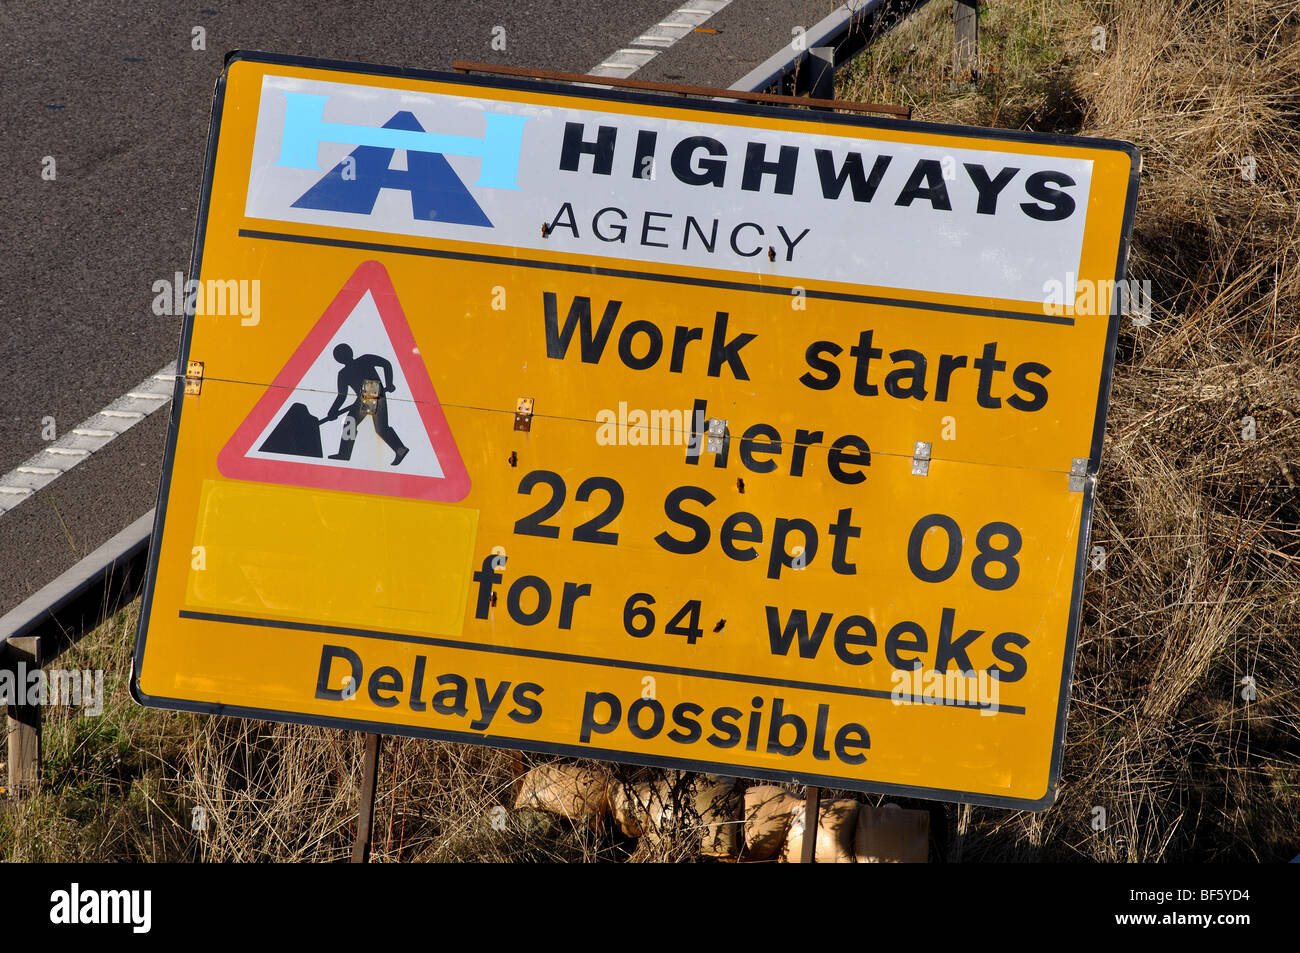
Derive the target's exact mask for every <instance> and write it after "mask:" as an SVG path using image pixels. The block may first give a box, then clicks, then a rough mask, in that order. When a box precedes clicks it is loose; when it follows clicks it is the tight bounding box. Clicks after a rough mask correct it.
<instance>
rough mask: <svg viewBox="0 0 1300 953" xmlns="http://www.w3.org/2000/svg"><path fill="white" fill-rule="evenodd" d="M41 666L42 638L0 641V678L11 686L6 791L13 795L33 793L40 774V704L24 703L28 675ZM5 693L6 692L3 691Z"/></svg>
mask: <svg viewBox="0 0 1300 953" xmlns="http://www.w3.org/2000/svg"><path fill="white" fill-rule="evenodd" d="M40 667H41V640H40V637H39V636H35V635H29V636H22V637H19V638H13V639H9V640H7V641H5V642H0V672H9V673H11V678H3V679H0V686H3V685H4V684H5V683H6V682H7V683H8V684H9V685H11V686H12V688H13V696H12V697H11V698H9V702H10V704H9V706H8V711H7V713H6V718H5V735H6V737H7V740H8V757H9V792H10V793H11V794H13V795H14V796H15V797H27V796H30V795H32V794H35V793H36V790H37V787H38V786H39V784H40V778H41V706H40V705H28V704H25V702H26V701H27V700H28V699H27V686H28V679H29V676H30V674H31V673H32V672H36V671H39V670H40ZM6 694H8V693H7V692H6Z"/></svg>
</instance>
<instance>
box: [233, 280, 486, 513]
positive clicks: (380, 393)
mask: <svg viewBox="0 0 1300 953" xmlns="http://www.w3.org/2000/svg"><path fill="white" fill-rule="evenodd" d="M217 469H219V470H220V471H221V473H222V474H223V475H224V476H227V477H230V478H232V479H236V480H256V481H258V482H261V483H280V484H285V485H288V486H305V487H314V488H317V489H323V490H346V491H350V492H353V493H370V494H375V495H379V496H401V497H409V498H412V499H422V500H439V501H442V502H456V501H458V500H462V499H464V498H465V497H466V496H467V495H468V494H469V474H468V473H467V472H466V470H465V463H464V461H463V460H462V459H461V456H460V451H459V450H458V449H457V447H456V441H455V439H454V438H453V437H452V433H451V428H450V427H449V426H448V425H447V418H446V417H445V416H444V415H443V412H442V405H441V404H440V403H439V402H438V395H437V393H436V392H435V390H434V387H433V382H432V381H431V380H430V379H429V372H428V370H427V369H426V367H425V364H424V360H423V358H422V357H421V355H420V351H419V349H418V348H417V347H416V345H415V338H414V337H413V336H412V335H411V328H410V326H409V325H408V324H407V322H406V316H405V315H404V314H403V313H402V308H401V305H400V304H399V303H398V300H397V292H396V291H395V290H394V289H393V283H392V281H391V279H389V277H388V272H387V271H386V270H385V269H384V266H383V265H381V264H380V263H379V262H377V261H368V262H366V263H364V264H363V265H361V266H360V267H359V268H358V269H357V270H356V271H355V272H353V273H352V277H351V278H349V279H348V281H347V283H346V284H345V285H344V286H343V289H342V290H341V291H340V292H339V293H338V295H337V296H336V297H335V298H334V300H333V302H331V303H330V306H329V307H328V308H326V309H325V313H324V314H323V315H321V317H320V320H319V321H317V322H316V324H315V326H314V327H313V328H312V329H311V331H310V332H308V334H307V337H306V338H305V339H304V340H303V342H302V344H300V345H299V346H298V349H297V350H296V351H294V352H293V356H292V357H290V358H289V360H288V362H287V363H286V364H285V365H284V369H283V370H281V371H280V373H279V374H278V375H276V378H275V380H274V381H272V382H271V386H270V387H268V388H267V390H266V393H265V394H263V395H262V397H261V399H260V400H258V402H257V404H256V405H254V407H253V410H252V412H251V413H250V414H249V415H248V418H247V419H246V420H245V421H244V422H243V423H242V424H240V426H239V428H238V429H237V430H236V431H235V433H234V436H232V437H231V438H230V440H229V441H228V442H227V443H226V445H225V447H223V448H222V450H221V452H220V453H219V454H218V455H217Z"/></svg>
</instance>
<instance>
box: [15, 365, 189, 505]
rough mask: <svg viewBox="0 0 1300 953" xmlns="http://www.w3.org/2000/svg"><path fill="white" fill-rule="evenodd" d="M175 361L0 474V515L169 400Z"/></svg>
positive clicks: (173, 381)
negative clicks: (2, 474) (3, 473)
mask: <svg viewBox="0 0 1300 953" xmlns="http://www.w3.org/2000/svg"><path fill="white" fill-rule="evenodd" d="M175 381H176V362H175V361H173V362H172V363H170V364H168V365H167V366H166V367H163V368H159V370H158V372H157V373H156V374H151V375H149V377H147V378H145V379H144V380H143V381H141V382H140V383H139V385H137V386H136V387H134V388H132V389H131V390H130V391H128V392H127V393H126V394H124V395H123V396H121V397H119V398H118V399H117V400H115V401H113V402H112V403H111V404H109V405H108V406H107V407H105V408H104V409H103V410H101V411H100V412H99V413H97V414H92V415H91V416H90V417H87V418H86V419H85V420H83V421H82V422H81V423H80V424H78V425H77V426H76V427H73V428H72V429H71V430H69V431H67V432H66V433H65V434H64V435H63V436H62V437H59V438H58V439H57V440H55V441H54V442H53V443H51V444H50V445H49V446H48V447H45V448H44V449H43V450H41V451H40V453H37V454H36V455H34V456H32V457H29V458H28V459H26V460H24V461H23V462H22V463H21V464H19V465H18V466H17V467H15V468H14V469H12V470H10V471H9V472H8V473H6V474H5V475H4V476H0V514H2V513H5V512H6V511H8V510H11V509H13V508H14V507H15V506H17V505H18V504H19V503H21V502H22V501H23V500H25V499H27V498H28V497H29V496H31V495H32V494H33V493H35V492H36V491H37V490H40V489H42V488H43V487H45V486H47V485H48V484H50V483H51V482H53V481H54V480H57V479H58V478H59V477H61V476H63V474H65V473H67V472H68V471H69V470H71V469H72V468H73V467H75V466H76V465H77V464H78V463H80V462H81V461H83V460H86V459H89V457H90V456H91V455H92V454H94V453H96V452H98V451H99V450H102V449H104V447H106V446H107V445H108V443H109V442H110V441H111V440H113V439H114V438H115V437H120V436H121V435H122V434H123V433H125V432H126V431H127V430H130V429H131V428H132V427H134V426H135V425H136V424H138V423H139V422H140V421H142V420H144V419H145V418H146V417H148V416H149V415H150V414H152V413H154V412H155V411H157V410H159V409H161V408H163V407H166V406H167V404H168V403H169V402H170V401H171V399H172V387H173V386H174V384H175Z"/></svg>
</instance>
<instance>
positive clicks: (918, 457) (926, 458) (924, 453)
mask: <svg viewBox="0 0 1300 953" xmlns="http://www.w3.org/2000/svg"><path fill="white" fill-rule="evenodd" d="M929 475H930V445H929V444H928V443H926V442H925V441H924V440H918V441H916V446H915V447H914V448H913V449H912V476H929Z"/></svg>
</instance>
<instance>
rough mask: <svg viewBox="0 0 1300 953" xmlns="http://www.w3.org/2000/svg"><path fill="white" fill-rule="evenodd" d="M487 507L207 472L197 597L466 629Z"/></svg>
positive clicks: (302, 614) (369, 622)
mask: <svg viewBox="0 0 1300 953" xmlns="http://www.w3.org/2000/svg"><path fill="white" fill-rule="evenodd" d="M477 532H478V510H476V509H469V508H466V507H453V506H447V505H444V504H441V503H430V502H426V501H416V500H403V499H397V498H390V497H374V496H362V495H359V494H355V493H335V492H330V491H324V490H305V489H301V488H298V487H283V486H273V485H270V484H263V483H233V482H221V481H217V480H205V481H203V490H202V493H201V496H200V502H199V513H198V519H197V521H196V525H195V532H194V546H195V547H202V549H201V550H197V551H196V552H195V555H194V559H193V560H192V562H191V567H190V574H189V579H188V582H187V585H186V604H187V606H188V607H189V608H191V609H202V610H206V611H210V612H214V611H215V612H234V613H238V614H239V615H250V614H252V615H257V616H261V615H263V614H267V615H271V616H274V617H275V618H277V619H296V620H299V621H321V622H329V623H332V624H334V625H345V626H346V625H357V626H363V627H365V628H369V629H381V630H388V629H415V630H419V631H421V632H427V633H437V634H440V635H456V636H458V635H460V634H461V632H462V629H463V627H464V622H465V605H466V593H467V591H468V587H469V581H470V580H469V576H470V572H471V566H470V557H471V549H472V547H473V545H474V539H475V536H476V534H477Z"/></svg>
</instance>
